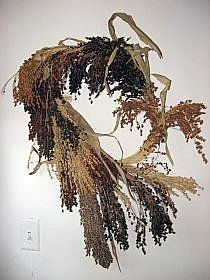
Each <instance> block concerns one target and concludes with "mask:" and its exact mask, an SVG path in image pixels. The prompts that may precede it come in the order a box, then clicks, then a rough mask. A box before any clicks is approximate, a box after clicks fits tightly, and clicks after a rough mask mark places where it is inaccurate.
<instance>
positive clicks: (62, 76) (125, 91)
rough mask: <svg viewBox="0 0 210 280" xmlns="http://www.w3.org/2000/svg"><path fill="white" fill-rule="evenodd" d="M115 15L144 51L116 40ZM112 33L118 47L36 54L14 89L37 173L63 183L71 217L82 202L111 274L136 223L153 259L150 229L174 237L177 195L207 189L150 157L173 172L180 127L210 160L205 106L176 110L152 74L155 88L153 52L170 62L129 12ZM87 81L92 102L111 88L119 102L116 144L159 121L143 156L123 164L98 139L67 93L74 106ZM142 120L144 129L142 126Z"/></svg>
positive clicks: (93, 242)
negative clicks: (175, 132) (172, 149)
mask: <svg viewBox="0 0 210 280" xmlns="http://www.w3.org/2000/svg"><path fill="white" fill-rule="evenodd" d="M116 17H119V18H121V19H122V20H123V21H125V22H126V23H128V24H129V26H130V27H131V28H132V29H133V30H134V31H135V32H136V34H137V35H138V37H139V39H140V41H141V45H142V43H143V44H144V45H142V46H141V45H140V44H130V43H129V42H128V39H127V40H126V39H125V38H117V36H116V34H115V28H114V25H113V21H114V19H115V18H116ZM108 27H109V32H110V35H111V40H110V39H109V38H106V37H91V38H86V39H87V40H86V41H82V40H78V39H72V38H66V39H64V40H61V41H60V42H59V43H58V46H55V47H47V48H43V49H41V50H38V51H36V53H35V54H33V55H32V56H31V57H30V58H29V59H28V60H26V61H24V63H23V65H22V66H21V67H20V69H19V71H18V73H17V74H16V75H15V77H14V86H13V96H14V102H15V105H17V104H23V105H24V110H25V112H27V113H28V114H29V115H30V122H29V140H32V141H35V142H36V146H35V145H33V146H32V149H31V153H30V157H31V155H32V153H34V152H35V153H36V154H37V155H38V159H39V160H38V163H37V165H36V166H35V167H34V169H33V171H32V172H31V173H30V174H34V173H36V172H37V170H38V169H39V168H40V166H41V165H43V164H45V165H46V166H47V168H48V170H51V171H53V172H54V173H55V175H56V177H57V179H58V180H59V182H60V189H61V201H62V207H64V206H65V207H66V208H67V209H68V210H69V211H72V209H73V206H77V205H78V200H79V207H80V215H81V223H82V225H83V227H84V241H85V245H86V252H87V255H92V256H93V257H94V259H95V261H96V263H97V264H100V265H101V266H103V267H104V268H108V267H109V266H110V264H111V263H112V262H113V257H114V258H116V260H117V263H118V265H119V261H118V257H117V251H116V244H117V245H118V246H119V248H120V249H123V250H127V249H128V248H129V242H128V225H127V221H128V220H130V222H129V223H131V224H132V225H133V227H134V230H135V232H136V235H137V237H136V246H137V248H141V249H142V251H143V253H144V254H145V253H146V251H145V247H146V229H147V228H148V229H149V231H150V232H151V234H152V237H153V239H154V242H155V244H159V245H160V244H161V242H162V241H163V240H166V238H167V234H170V233H174V230H173V227H172V224H173V223H172V220H171V218H170V215H169V210H171V213H172V215H173V216H174V217H175V216H176V212H177V209H176V207H175V204H174V202H173V200H172V199H171V195H174V194H177V191H180V192H182V193H183V194H184V195H185V196H186V197H187V198H188V199H190V198H189V196H188V194H189V193H192V194H195V193H196V192H197V191H198V189H199V186H198V184H197V183H196V182H195V180H194V179H193V178H183V177H178V176H170V175H169V172H170V170H169V168H168V165H167V164H166V163H163V162H158V161H157V160H156V161H154V160H153V161H150V158H149V157H148V156H149V155H151V154H157V153H160V151H159V148H160V146H164V147H165V151H164V152H162V154H164V155H165V156H167V157H168V159H169V161H170V162H171V163H172V164H173V161H172V158H171V156H170V153H169V149H168V146H167V131H168V129H169V128H173V127H176V128H178V129H180V131H182V133H183V134H184V136H185V138H186V141H188V140H190V139H193V140H194V142H195V146H196V148H197V150H198V153H200V154H201V156H202V158H203V161H204V162H205V163H206V162H207V160H206V157H205V154H204V153H203V151H202V145H201V142H203V141H205V139H204V138H203V137H202V136H200V132H201V129H200V126H201V124H202V120H201V118H200V116H201V115H202V114H204V112H203V110H204V109H205V106H204V105H203V104H202V103H193V102H192V101H190V100H187V101H185V102H180V103H179V104H178V105H175V106H170V107H169V109H168V110H167V109H166V106H165V105H166V95H167V92H168V91H169V89H170V85H171V81H170V80H169V79H168V78H166V77H165V76H162V75H160V74H152V75H153V77H154V78H156V79H157V80H158V81H159V82H160V83H162V84H163V86H164V88H163V90H162V91H161V92H160V96H158V94H157V88H156V87H155V86H154V83H152V82H151V74H150V65H149V52H150V51H155V52H156V53H157V54H158V56H159V57H160V58H161V57H162V53H161V50H160V49H159V47H158V46H157V45H156V44H155V43H154V42H153V41H152V40H151V39H150V38H149V37H148V36H147V35H146V34H145V33H144V32H143V31H142V30H141V29H140V28H139V27H137V26H136V24H135V22H134V20H133V18H132V17H131V16H130V15H127V14H125V13H114V14H113V15H112V16H111V18H110V19H109V22H108ZM66 40H74V41H76V45H65V44H64V43H65V41H66ZM83 82H84V83H86V84H87V86H88V89H89V99H90V102H91V103H92V102H93V97H95V98H97V97H99V96H100V94H101V93H102V92H104V91H105V90H106V91H107V94H108V96H109V97H113V96H116V94H117V96H118V97H117V98H116V99H115V102H116V104H117V108H116V110H115V111H114V112H113V114H114V116H116V125H115V128H114V129H113V131H112V132H111V133H110V134H108V135H109V136H111V137H114V135H113V133H114V132H115V131H116V129H117V128H118V126H119V125H120V126H121V127H124V126H126V125H129V126H130V127H131V129H132V127H133V126H136V127H137V129H138V130H139V131H140V132H142V131H143V129H144V125H145V123H147V122H150V125H151V130H150V132H149V135H148V137H147V138H146V139H145V141H144V143H143V145H142V146H141V147H140V148H139V149H138V151H137V152H136V153H135V154H133V155H131V156H129V157H126V158H122V159H121V160H116V159H114V158H113V157H112V156H110V155H109V154H108V153H106V152H105V151H104V150H103V149H102V148H101V146H100V142H99V137H100V136H103V135H107V134H99V133H96V132H94V130H93V129H92V127H91V126H90V124H89V123H88V122H87V121H86V120H85V118H83V117H82V116H81V114H80V113H79V112H78V111H76V110H75V109H74V108H73V106H72V105H71V103H70V102H69V101H68V100H69V99H68V97H67V95H66V91H68V93H69V95H70V96H74V97H75V98H77V97H78V96H80V95H82V94H83V92H82V91H81V89H82V84H83ZM67 85H68V89H67ZM5 86H6V85H5ZM4 89H5V88H4ZM140 114H141V115H142V116H143V121H142V122H141V123H140V122H139V121H138V120H137V119H138V116H139V115H140ZM36 147H38V148H36ZM29 164H30V159H29ZM160 165H161V166H162V167H163V171H162V172H160V171H159V169H158V167H159V166H160ZM126 215H127V217H126Z"/></svg>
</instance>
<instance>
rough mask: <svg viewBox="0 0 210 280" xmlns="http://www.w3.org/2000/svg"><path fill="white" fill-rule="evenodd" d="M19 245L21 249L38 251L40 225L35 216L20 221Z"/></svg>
mask: <svg viewBox="0 0 210 280" xmlns="http://www.w3.org/2000/svg"><path fill="white" fill-rule="evenodd" d="M20 247H21V249H23V250H31V251H40V226H39V220H38V219H35V218H30V219H24V220H22V221H21V222H20Z"/></svg>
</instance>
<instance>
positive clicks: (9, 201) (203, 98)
mask: <svg viewBox="0 0 210 280" xmlns="http://www.w3.org/2000/svg"><path fill="white" fill-rule="evenodd" d="M117 11H121V12H126V13H128V14H131V15H132V16H133V17H134V19H135V21H136V23H137V24H138V25H139V26H140V27H141V28H142V29H143V30H144V31H145V32H146V33H147V34H148V35H150V36H151V38H153V39H154V41H155V42H156V43H157V44H158V45H159V46H160V48H161V49H162V51H163V60H161V61H160V60H159V58H158V57H157V56H156V55H155V54H151V68H152V72H155V73H162V74H164V75H166V76H168V77H169V78H171V79H172V88H171V91H170V93H169V94H168V99H167V102H168V103H167V104H168V105H170V104H175V103H177V102H179V101H180V100H185V99H192V100H194V101H196V102H204V103H205V104H206V105H207V106H208V110H207V115H206V116H205V117H204V120H205V124H204V126H203V136H204V137H205V138H207V139H208V141H210V140H209V139H210V129H209V122H207V120H208V119H209V108H210V98H209V92H210V79H209V74H210V64H209V61H210V38H209V34H208V32H209V28H210V2H209V1H204V0H201V1H195V0H183V1H181V0H177V1H170V0H159V1H156V0H147V1H142V0H138V1H137V0H130V1H123V0H121V1H120V0H115V1H114V0H107V1H105V0H87V1H85V0H83V1H82V0H77V1H75V0H68V1H67V0H60V1H55V0H51V1H50V0H44V1H40V0H36V1H34V0H31V1H26V0H24V1H23V0H7V1H6V0H1V1H0V35H1V44H0V73H1V76H0V87H2V86H3V84H4V82H5V81H6V80H7V79H8V78H9V77H10V76H11V75H12V74H13V73H15V72H16V71H17V69H18V67H19V66H20V65H21V63H22V62H23V60H24V59H27V58H28V57H29V56H30V54H31V53H33V52H34V51H35V50H37V49H39V48H42V47H44V46H52V45H56V44H57V42H58V41H59V40H60V39H63V38H65V37H68V36H71V37H76V38H80V39H84V38H85V36H96V35H99V36H108V29H107V20H108V18H109V17H110V16H111V14H112V13H113V12H117ZM116 30H117V34H118V35H119V36H129V37H130V36H131V35H133V37H132V38H133V41H134V42H137V38H136V36H135V34H133V33H132V32H131V31H130V30H129V28H128V26H126V24H125V23H122V22H120V21H119V20H116ZM75 106H76V108H78V109H79V110H80V112H81V113H82V114H83V115H84V116H85V117H87V119H88V120H89V122H90V123H91V124H92V126H93V127H94V129H95V130H96V131H98V132H107V131H110V130H111V129H112V128H113V125H114V120H113V118H112V114H111V111H112V109H113V106H114V104H113V103H112V102H111V101H110V100H108V98H106V97H105V96H104V97H101V98H100V99H99V100H98V101H97V102H95V103H94V104H93V105H90V104H88V99H87V98H85V97H84V98H82V99H80V100H79V101H78V102H77V104H75ZM27 121H28V118H27V116H26V115H25V114H24V112H23V108H22V107H16V108H14V107H13V101H12V92H11V85H9V86H8V87H7V91H6V95H5V96H4V97H2V96H0V131H1V132H0V133H1V137H0V186H1V189H0V220H1V231H0V279H2V280H30V279H33V280H34V279H36V280H37V279H39V280H67V279H75V280H82V279H86V280H93V279H101V280H103V279H104V280H105V279H113V280H118V279H119V280H124V279H129V280H137V279H142V280H153V279H158V280H159V279H161V280H167V279H171V280H176V279H181V280H198V279H200V280H207V279H210V267H209V259H210V243H209V236H210V223H209V221H210V187H209V182H210V176H209V165H207V166H204V165H203V163H202V160H201V158H200V157H199V155H197V153H196V151H195V148H194V146H193V143H191V144H192V145H190V144H186V143H185V142H184V138H183V136H182V135H181V134H180V133H179V132H178V131H170V133H169V147H170V151H171V154H172V156H173V159H174V162H175V166H174V174H178V175H182V176H192V177H194V178H195V179H196V180H197V181H198V182H199V183H200V185H202V186H204V187H205V189H204V191H201V195H200V197H197V196H195V197H193V199H192V201H191V202H188V201H187V200H186V199H185V198H184V197H181V196H180V197H179V198H175V201H176V205H177V207H178V210H179V212H178V218H177V219H176V220H175V221H174V224H175V225H174V227H175V230H176V235H172V236H170V237H169V238H168V239H167V241H166V242H165V243H164V244H163V245H162V246H161V247H155V246H154V245H153V243H152V241H151V240H150V239H149V240H148V247H147V255H146V256H143V255H142V253H141V251H138V250H137V249H135V246H134V243H135V239H134V238H133V245H132V246H131V248H130V250H129V251H128V252H126V253H124V252H119V256H120V263H121V266H122V273H120V272H119V271H118V268H117V265H116V263H114V264H113V265H112V266H111V268H110V270H108V271H107V270H105V269H103V268H101V267H99V266H95V264H94V260H93V259H92V258H86V257H85V251H84V242H83V232H82V227H81V226H80V218H79V214H78V212H77V211H75V212H74V213H68V212H67V211H66V212H64V213H62V212H61V208H60V199H59V185H58V183H57V182H56V180H55V179H54V180H51V179H50V178H49V176H48V173H47V171H46V170H45V168H43V167H42V169H41V170H39V172H38V173H37V174H35V175H34V176H29V175H28V173H29V171H28V170H27V167H26V165H27V160H28V155H29V150H30V143H29V141H28V140H27V139H28V127H27ZM116 135H117V136H118V137H119V139H120V141H121V143H122V145H123V147H124V148H125V153H126V154H130V153H131V152H134V150H133V149H134V148H135V146H136V144H137V137H136V136H135V135H133V136H132V137H131V135H130V134H129V131H128V130H124V131H120V132H117V133H116ZM101 143H102V145H103V147H104V148H105V149H106V150H107V151H108V152H110V153H111V154H113V155H115V156H119V148H118V146H117V145H116V143H115V142H114V143H113V141H112V140H110V139H102V140H101ZM208 147H209V144H208V143H207V144H205V151H206V153H207V156H208V158H209V159H210V153H209V149H208ZM30 217H35V218H38V219H40V228H41V250H40V251H39V252H32V251H23V250H21V249H20V242H19V225H20V221H21V220H22V219H25V218H30Z"/></svg>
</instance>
